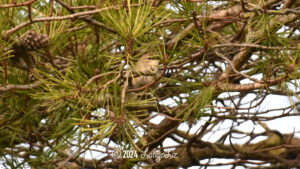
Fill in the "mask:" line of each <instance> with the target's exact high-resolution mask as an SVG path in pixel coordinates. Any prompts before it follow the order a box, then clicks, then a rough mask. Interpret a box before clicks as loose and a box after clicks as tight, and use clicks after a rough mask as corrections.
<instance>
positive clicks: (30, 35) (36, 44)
mask: <svg viewBox="0 0 300 169" xmlns="http://www.w3.org/2000/svg"><path fill="white" fill-rule="evenodd" d="M19 44H20V46H22V47H24V48H26V49H28V50H38V49H41V48H45V47H47V46H48V44H49V38H48V36H47V35H43V34H41V33H37V32H35V31H34V30H29V31H27V32H26V33H25V34H24V35H23V36H22V37H21V38H20V40H19Z"/></svg>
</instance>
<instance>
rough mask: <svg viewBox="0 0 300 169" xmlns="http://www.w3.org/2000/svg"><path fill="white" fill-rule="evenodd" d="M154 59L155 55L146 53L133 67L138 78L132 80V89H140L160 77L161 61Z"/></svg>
mask: <svg viewBox="0 0 300 169" xmlns="http://www.w3.org/2000/svg"><path fill="white" fill-rule="evenodd" d="M153 57H154V56H153V55H151V54H149V53H146V54H144V55H143V56H142V57H141V58H140V59H139V60H138V62H137V63H136V65H135V66H134V67H133V70H134V71H135V72H136V73H137V74H138V76H137V77H134V78H132V80H131V85H132V88H139V87H142V86H145V85H146V84H149V83H152V82H154V81H155V78H156V77H157V76H158V75H159V60H154V59H153Z"/></svg>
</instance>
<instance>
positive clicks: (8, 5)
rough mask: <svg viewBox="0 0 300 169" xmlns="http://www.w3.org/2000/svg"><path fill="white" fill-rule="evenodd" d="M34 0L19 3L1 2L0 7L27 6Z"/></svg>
mask: <svg viewBox="0 0 300 169" xmlns="http://www.w3.org/2000/svg"><path fill="white" fill-rule="evenodd" d="M35 1H36V0H30V1H26V2H20V3H17V4H15V3H12V4H3V5H2V4H1V5H0V8H11V7H20V6H28V5H31V4H33V3H34V2H35Z"/></svg>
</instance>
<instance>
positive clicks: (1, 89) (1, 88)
mask: <svg viewBox="0 0 300 169" xmlns="http://www.w3.org/2000/svg"><path fill="white" fill-rule="evenodd" d="M40 84H41V82H40V81H36V82H35V83H33V84H28V85H12V84H9V85H6V86H0V92H5V91H9V90H14V89H18V90H26V89H32V88H35V87H37V86H39V85H40Z"/></svg>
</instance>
